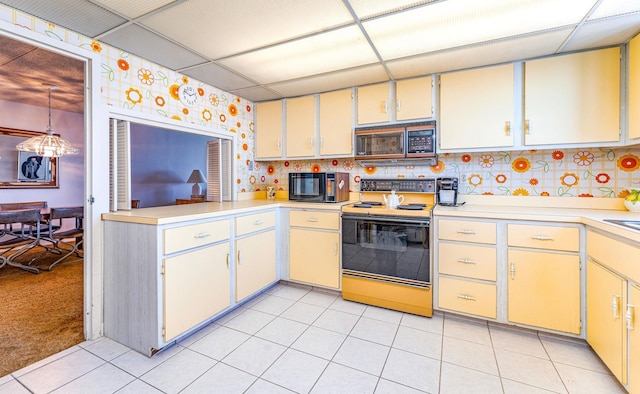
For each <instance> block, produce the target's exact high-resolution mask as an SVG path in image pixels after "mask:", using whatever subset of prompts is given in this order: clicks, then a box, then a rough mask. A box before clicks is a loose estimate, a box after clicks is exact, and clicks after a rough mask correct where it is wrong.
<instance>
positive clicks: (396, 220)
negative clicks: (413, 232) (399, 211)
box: [342, 215, 429, 227]
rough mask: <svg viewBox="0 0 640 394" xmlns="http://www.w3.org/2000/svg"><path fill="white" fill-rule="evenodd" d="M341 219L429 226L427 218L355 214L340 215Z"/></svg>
mask: <svg viewBox="0 0 640 394" xmlns="http://www.w3.org/2000/svg"><path fill="white" fill-rule="evenodd" d="M342 219H346V220H358V221H369V222H385V223H401V224H415V225H419V226H424V227H427V226H429V219H427V220H424V219H422V220H421V219H414V218H411V217H406V218H405V217H401V218H391V217H389V218H385V217H379V216H376V217H371V216H357V215H355V216H354V215H342Z"/></svg>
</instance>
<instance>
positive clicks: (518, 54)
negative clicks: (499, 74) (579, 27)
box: [387, 29, 572, 78]
mask: <svg viewBox="0 0 640 394" xmlns="http://www.w3.org/2000/svg"><path fill="white" fill-rule="evenodd" d="M571 30H572V29H563V30H558V31H554V32H550V33H544V34H536V35H529V36H525V37H522V38H519V39H512V40H500V41H495V42H492V43H490V44H481V45H474V46H469V47H465V48H460V49H457V50H451V51H442V52H440V53H433V54H428V55H424V56H416V57H414V58H410V59H402V60H394V61H390V62H387V67H389V69H390V70H391V73H392V74H393V75H394V77H396V78H409V77H412V76H416V75H426V74H433V73H441V72H446V71H453V70H463V69H467V68H473V67H479V66H486V65H491V64H499V63H505V62H511V61H515V60H522V59H530V58H535V57H540V56H544V55H547V54H549V53H553V52H554V51H555V50H556V49H557V48H559V47H560V45H561V44H562V42H564V41H565V40H566V38H567V37H568V36H569V34H570V33H571Z"/></svg>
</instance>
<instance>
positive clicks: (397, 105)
mask: <svg viewBox="0 0 640 394" xmlns="http://www.w3.org/2000/svg"><path fill="white" fill-rule="evenodd" d="M401 106H402V101H401V100H398V101H397V103H396V111H398V112H400V107H401Z"/></svg>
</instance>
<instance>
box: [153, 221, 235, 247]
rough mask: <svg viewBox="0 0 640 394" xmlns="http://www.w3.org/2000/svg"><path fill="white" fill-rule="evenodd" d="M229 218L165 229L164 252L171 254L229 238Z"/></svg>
mask: <svg viewBox="0 0 640 394" xmlns="http://www.w3.org/2000/svg"><path fill="white" fill-rule="evenodd" d="M229 225H230V222H229V220H228V219H227V220H216V221H212V222H205V223H198V224H190V225H188V226H182V227H174V228H168V229H165V230H163V232H162V233H163V238H164V239H163V241H164V242H163V245H164V247H163V253H164V254H171V253H175V252H179V251H181V250H186V249H191V248H195V247H197V246H202V245H206V244H210V243H214V242H218V241H222V240H223V239H229Z"/></svg>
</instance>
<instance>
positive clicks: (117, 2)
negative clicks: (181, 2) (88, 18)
mask: <svg viewBox="0 0 640 394" xmlns="http://www.w3.org/2000/svg"><path fill="white" fill-rule="evenodd" d="M175 1H176V0H135V1H131V0H94V2H96V3H98V4H100V5H102V6H104V7H105V8H107V9H110V10H113V11H115V12H117V13H119V14H121V15H124V16H126V17H127V18H131V19H135V18H138V17H140V16H142V15H144V14H147V13H149V12H151V11H154V10H156V9H158V8H161V7H164V6H165V5H167V4H170V3H175Z"/></svg>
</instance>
